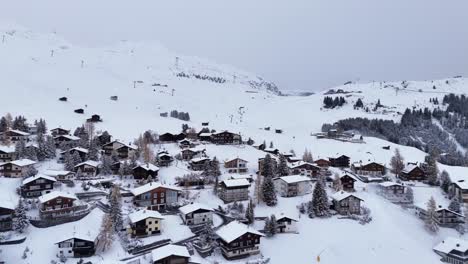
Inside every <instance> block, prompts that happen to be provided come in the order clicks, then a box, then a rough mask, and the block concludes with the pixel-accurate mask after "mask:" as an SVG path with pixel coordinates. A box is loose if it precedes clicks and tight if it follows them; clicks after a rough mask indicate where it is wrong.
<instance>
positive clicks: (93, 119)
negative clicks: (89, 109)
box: [86, 114, 102, 123]
mask: <svg viewBox="0 0 468 264" xmlns="http://www.w3.org/2000/svg"><path fill="white" fill-rule="evenodd" d="M86 122H91V123H97V122H102V119H101V116H100V115H96V114H94V115H92V116H91V117H90V118H88V119H86Z"/></svg>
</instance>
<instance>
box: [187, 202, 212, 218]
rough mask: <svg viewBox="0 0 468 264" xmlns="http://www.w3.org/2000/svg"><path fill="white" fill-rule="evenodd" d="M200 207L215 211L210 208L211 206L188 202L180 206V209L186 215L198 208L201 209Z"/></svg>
mask: <svg viewBox="0 0 468 264" xmlns="http://www.w3.org/2000/svg"><path fill="white" fill-rule="evenodd" d="M199 209H202V210H208V211H213V209H212V208H210V207H209V206H207V205H204V204H200V203H193V204H187V205H185V206H182V207H180V208H179V211H180V212H181V213H182V214H184V215H185V214H190V213H192V212H195V211H196V210H199Z"/></svg>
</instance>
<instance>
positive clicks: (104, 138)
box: [95, 131, 112, 147]
mask: <svg viewBox="0 0 468 264" xmlns="http://www.w3.org/2000/svg"><path fill="white" fill-rule="evenodd" d="M95 139H96V141H97V143H98V145H99V146H100V147H102V146H104V145H105V144H108V143H111V142H112V136H111V135H110V134H109V133H108V132H107V131H104V132H103V133H101V134H99V135H97V136H96V137H95Z"/></svg>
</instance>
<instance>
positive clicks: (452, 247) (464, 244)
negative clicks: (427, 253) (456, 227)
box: [433, 237, 468, 264]
mask: <svg viewBox="0 0 468 264" xmlns="http://www.w3.org/2000/svg"><path fill="white" fill-rule="evenodd" d="M433 250H434V252H435V253H436V254H437V255H439V256H441V257H442V258H441V259H440V261H441V262H445V263H452V264H465V263H468V241H466V240H463V239H460V238H455V237H447V238H446V239H444V240H443V241H442V242H440V243H439V244H437V245H436V246H435V247H434V248H433Z"/></svg>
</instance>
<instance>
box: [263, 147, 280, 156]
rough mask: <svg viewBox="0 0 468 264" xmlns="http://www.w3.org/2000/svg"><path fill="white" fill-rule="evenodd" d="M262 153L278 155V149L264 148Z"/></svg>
mask: <svg viewBox="0 0 468 264" xmlns="http://www.w3.org/2000/svg"><path fill="white" fill-rule="evenodd" d="M263 151H265V152H266V153H270V154H272V155H278V154H279V152H280V151H279V149H277V148H265V149H263Z"/></svg>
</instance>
